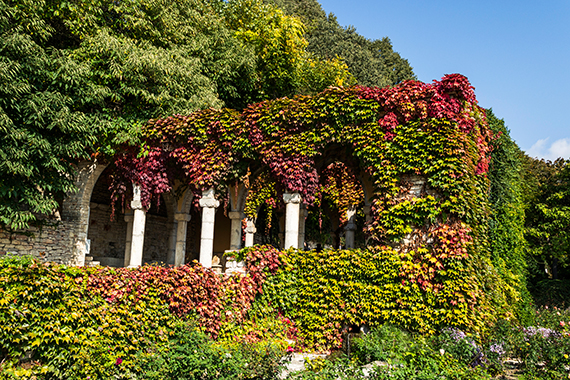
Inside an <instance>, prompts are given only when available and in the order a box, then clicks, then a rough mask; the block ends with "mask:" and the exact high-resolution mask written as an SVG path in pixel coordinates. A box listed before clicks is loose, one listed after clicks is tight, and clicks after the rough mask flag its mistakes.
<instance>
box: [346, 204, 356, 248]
mask: <svg viewBox="0 0 570 380" xmlns="http://www.w3.org/2000/svg"><path fill="white" fill-rule="evenodd" d="M355 217H356V208H355V207H350V208H349V209H348V210H346V218H347V219H348V223H347V224H346V226H345V227H344V245H345V248H347V249H354V246H355V244H354V232H355V231H356V224H355V223H354V218H355Z"/></svg>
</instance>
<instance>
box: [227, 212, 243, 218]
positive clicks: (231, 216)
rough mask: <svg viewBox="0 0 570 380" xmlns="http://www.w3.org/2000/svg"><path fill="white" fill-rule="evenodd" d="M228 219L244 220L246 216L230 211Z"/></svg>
mask: <svg viewBox="0 0 570 380" xmlns="http://www.w3.org/2000/svg"><path fill="white" fill-rule="evenodd" d="M228 217H229V218H230V219H243V218H245V214H244V213H243V212H240V211H230V212H228Z"/></svg>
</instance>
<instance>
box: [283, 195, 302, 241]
mask: <svg viewBox="0 0 570 380" xmlns="http://www.w3.org/2000/svg"><path fill="white" fill-rule="evenodd" d="M283 201H285V247H284V248H285V249H288V248H291V247H293V248H299V211H300V210H299V209H300V206H301V195H300V194H299V193H285V194H283Z"/></svg>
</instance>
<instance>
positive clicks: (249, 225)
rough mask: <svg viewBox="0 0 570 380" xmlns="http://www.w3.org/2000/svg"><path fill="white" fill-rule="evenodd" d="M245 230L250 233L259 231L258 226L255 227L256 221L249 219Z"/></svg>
mask: <svg viewBox="0 0 570 380" xmlns="http://www.w3.org/2000/svg"><path fill="white" fill-rule="evenodd" d="M245 232H246V233H248V234H254V233H256V232H257V228H255V223H254V222H253V220H251V219H248V220H247V222H246V226H245Z"/></svg>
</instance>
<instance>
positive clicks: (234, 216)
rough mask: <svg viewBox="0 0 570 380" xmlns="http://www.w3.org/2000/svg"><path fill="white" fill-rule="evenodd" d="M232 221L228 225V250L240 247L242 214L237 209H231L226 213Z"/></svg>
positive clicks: (235, 249)
mask: <svg viewBox="0 0 570 380" xmlns="http://www.w3.org/2000/svg"><path fill="white" fill-rule="evenodd" d="M228 216H229V217H230V220H231V221H232V224H231V227H230V229H231V230H230V250H231V251H237V250H239V249H240V248H241V220H242V219H243V218H244V214H243V213H241V212H239V211H231V212H229V213H228Z"/></svg>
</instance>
